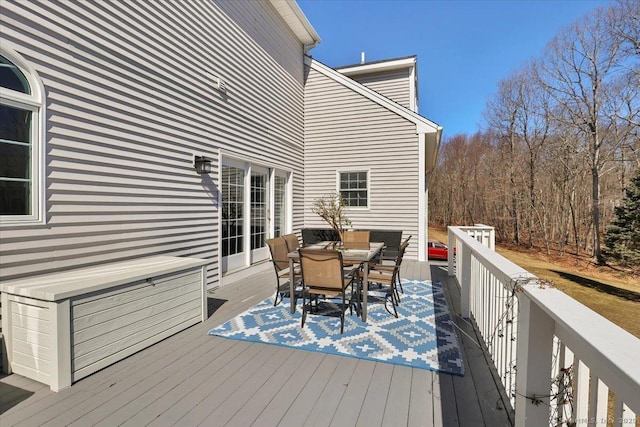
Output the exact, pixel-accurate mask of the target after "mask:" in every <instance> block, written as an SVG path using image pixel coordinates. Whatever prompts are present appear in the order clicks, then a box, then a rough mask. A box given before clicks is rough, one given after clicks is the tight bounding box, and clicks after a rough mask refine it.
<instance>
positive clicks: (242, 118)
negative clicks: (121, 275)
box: [0, 0, 304, 285]
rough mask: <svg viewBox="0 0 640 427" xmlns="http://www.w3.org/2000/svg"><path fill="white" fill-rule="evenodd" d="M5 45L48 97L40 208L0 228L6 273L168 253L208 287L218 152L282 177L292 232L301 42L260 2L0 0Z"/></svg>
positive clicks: (298, 217) (298, 176)
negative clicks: (197, 161)
mask: <svg viewBox="0 0 640 427" xmlns="http://www.w3.org/2000/svg"><path fill="white" fill-rule="evenodd" d="M5 48H6V49H11V50H12V51H13V52H15V53H16V54H17V55H20V56H21V57H22V58H24V60H25V62H27V63H28V64H30V66H31V67H32V68H33V69H34V70H35V71H36V73H37V75H38V78H39V79H41V81H42V84H43V87H44V91H45V93H46V96H45V106H44V107H45V108H46V121H45V123H43V126H44V128H45V129H44V132H43V135H44V140H43V141H41V143H42V144H44V150H43V153H44V157H43V161H42V164H41V165H40V167H41V168H42V171H43V174H44V176H45V180H44V189H43V191H44V200H45V203H46V206H45V220H44V223H42V224H39V225H22V226H5V225H4V224H0V226H1V228H0V239H1V241H2V244H1V245H0V271H1V272H2V279H3V280H6V279H10V278H16V277H23V276H26V275H35V274H39V273H45V272H50V271H57V270H65V269H70V268H74V267H80V266H89V265H92V264H98V263H105V262H109V261H115V260H122V259H130V258H135V257H143V256H152V255H158V254H168V255H175V256H191V257H198V258H206V259H209V260H211V263H210V264H209V285H214V284H215V280H216V279H217V277H218V268H219V266H218V264H217V260H218V258H219V248H218V242H219V238H220V234H221V232H220V230H219V225H218V224H219V222H218V221H219V213H220V212H219V206H218V198H219V188H220V183H219V182H218V173H219V170H218V168H217V165H218V162H219V161H220V157H221V156H224V155H227V154H231V155H234V156H238V157H240V158H242V159H246V160H251V161H253V160H255V161H259V162H260V163H261V164H266V165H269V166H271V167H274V168H279V169H282V170H286V171H290V172H292V173H293V176H294V183H293V184H294V188H293V193H294V194H297V195H298V201H297V202H296V203H295V204H294V210H293V218H294V227H296V226H300V225H301V224H302V221H303V218H302V209H303V206H302V203H301V202H300V200H301V198H302V191H303V190H302V180H303V133H304V131H303V126H304V123H303V101H304V99H303V91H304V88H303V81H304V76H303V46H302V43H301V42H300V41H299V40H298V39H297V38H296V36H295V35H294V34H293V33H292V32H291V31H290V30H289V29H288V27H287V25H286V24H285V23H284V21H283V20H282V18H281V17H280V16H279V15H278V13H277V12H276V11H275V10H274V9H273V7H272V6H271V4H270V3H269V2H266V1H246V2H245V1H243V2H236V1H191V2H187V1H167V2H160V1H126V2H122V1H68V2H53V1H43V2H31V1H15V2H13V1H4V0H3V1H2V5H1V7H0V49H5ZM214 77H220V78H221V79H222V80H223V81H224V84H225V86H226V92H222V91H218V90H216V89H214V83H213V82H214ZM194 155H205V156H209V157H211V158H212V159H213V164H214V171H213V172H212V173H211V174H210V175H198V174H197V173H196V172H195V170H194V167H193V159H194Z"/></svg>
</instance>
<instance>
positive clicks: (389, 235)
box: [370, 229, 402, 260]
mask: <svg viewBox="0 0 640 427" xmlns="http://www.w3.org/2000/svg"><path fill="white" fill-rule="evenodd" d="M370 231H371V235H370V241H372V242H383V243H384V252H383V253H382V258H383V259H388V260H394V259H396V256H397V255H398V248H399V247H400V245H401V244H402V230H376V229H373V230H370Z"/></svg>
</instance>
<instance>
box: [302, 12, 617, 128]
mask: <svg viewBox="0 0 640 427" xmlns="http://www.w3.org/2000/svg"><path fill="white" fill-rule="evenodd" d="M608 3H610V2H609V1H606V0H555V1H552V0H538V1H534V0H531V1H524V0H521V1H516V0H450V1H445V0H298V4H299V5H300V8H301V9H302V10H303V12H304V13H305V15H306V16H307V18H308V19H309V21H310V22H311V24H312V25H313V27H314V28H315V29H316V31H317V32H318V34H319V35H320V37H321V38H322V42H321V44H320V45H318V46H317V47H315V48H314V49H313V50H312V51H311V55H312V56H313V57H314V58H315V59H317V60H319V61H320V62H322V63H324V64H326V65H328V66H331V67H338V66H342V65H349V64H356V63H358V62H360V53H361V52H363V51H364V52H365V55H366V61H367V62H369V61H379V60H382V59H390V58H399V57H404V56H409V55H417V56H418V83H419V88H418V91H419V100H420V109H419V113H420V114H421V115H423V116H425V117H427V118H428V119H431V120H433V121H434V122H436V123H438V124H439V125H441V126H443V127H444V136H445V138H446V137H450V136H453V135H455V134H458V133H466V134H473V133H475V132H476V131H477V130H479V129H480V128H483V127H484V123H483V117H482V113H483V111H484V108H485V105H486V103H487V101H488V99H489V98H490V97H491V96H492V95H493V94H494V93H495V92H496V89H497V84H498V82H499V81H500V80H501V79H504V78H506V77H507V76H509V74H510V73H511V72H512V71H513V70H515V69H517V68H518V67H520V66H521V65H522V64H523V63H524V62H525V61H527V60H528V59H531V58H533V57H536V56H539V55H540V53H541V52H542V50H543V49H544V47H545V45H546V44H547V42H549V41H550V40H551V39H552V38H553V37H554V36H555V35H556V34H557V33H558V31H559V30H560V29H562V28H563V27H565V26H567V25H569V24H571V23H572V22H574V21H576V20H577V19H579V18H580V17H581V16H583V15H584V14H586V13H589V12H590V11H592V10H593V9H595V8H596V7H598V6H601V5H606V4H608Z"/></svg>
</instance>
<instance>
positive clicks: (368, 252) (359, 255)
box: [288, 242, 384, 322]
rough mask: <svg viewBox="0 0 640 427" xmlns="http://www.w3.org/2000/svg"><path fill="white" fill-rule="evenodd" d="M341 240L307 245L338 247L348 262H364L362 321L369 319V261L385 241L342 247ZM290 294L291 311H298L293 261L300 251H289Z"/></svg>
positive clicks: (311, 246) (325, 247)
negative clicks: (363, 245)
mask: <svg viewBox="0 0 640 427" xmlns="http://www.w3.org/2000/svg"><path fill="white" fill-rule="evenodd" d="M339 243H340V242H320V243H315V244H313V245H309V246H305V247H307V248H313V249H336V248H337V249H338V250H339V251H340V252H342V259H343V261H344V262H345V263H346V264H362V321H363V322H366V321H367V291H368V288H369V285H368V283H369V282H368V280H367V278H368V275H369V262H370V261H371V260H372V259H374V258H375V257H376V256H377V255H378V254H379V253H380V252H381V251H382V249H383V248H384V243H383V242H371V243H369V249H340V247H339ZM288 256H289V275H290V276H289V277H290V279H289V295H290V300H291V313H292V314H293V313H295V311H296V297H295V286H296V285H295V277H294V271H293V263H294V262H295V261H297V260H298V259H299V255H298V251H294V252H289V255H288Z"/></svg>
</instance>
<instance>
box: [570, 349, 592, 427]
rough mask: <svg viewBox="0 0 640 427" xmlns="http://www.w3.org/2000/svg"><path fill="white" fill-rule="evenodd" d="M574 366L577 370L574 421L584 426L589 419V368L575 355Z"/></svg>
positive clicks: (574, 389) (574, 391)
mask: <svg viewBox="0 0 640 427" xmlns="http://www.w3.org/2000/svg"><path fill="white" fill-rule="evenodd" d="M573 366H574V369H575V374H574V380H573V381H574V388H573V399H574V407H573V411H574V414H573V419H574V420H576V421H577V422H580V421H582V423H583V425H585V424H586V423H585V421H584V420H587V419H588V417H589V412H588V410H589V368H588V367H587V365H585V364H584V363H583V362H582V361H581V360H580V359H578V356H577V355H574V358H573Z"/></svg>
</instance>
